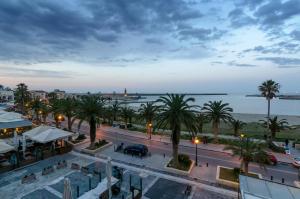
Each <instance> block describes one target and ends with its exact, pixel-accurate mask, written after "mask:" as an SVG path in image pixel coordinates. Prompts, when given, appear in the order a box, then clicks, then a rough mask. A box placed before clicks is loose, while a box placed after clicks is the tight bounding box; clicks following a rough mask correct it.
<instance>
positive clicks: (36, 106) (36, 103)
mask: <svg viewBox="0 0 300 199" xmlns="http://www.w3.org/2000/svg"><path fill="white" fill-rule="evenodd" d="M42 106H43V103H42V102H41V100H40V99H39V98H36V99H34V100H33V101H32V102H31V104H30V107H31V110H32V111H33V112H34V114H35V119H36V122H37V123H40V121H41V120H40V115H41V114H42V112H41V111H42Z"/></svg>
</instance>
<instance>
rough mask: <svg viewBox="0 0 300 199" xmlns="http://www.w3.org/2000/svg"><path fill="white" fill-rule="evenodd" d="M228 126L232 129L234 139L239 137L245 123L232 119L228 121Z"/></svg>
mask: <svg viewBox="0 0 300 199" xmlns="http://www.w3.org/2000/svg"><path fill="white" fill-rule="evenodd" d="M230 124H231V126H232V129H233V135H234V136H235V137H237V136H239V135H240V131H241V130H242V129H243V128H244V126H245V125H246V123H245V122H243V121H241V120H236V119H232V120H230Z"/></svg>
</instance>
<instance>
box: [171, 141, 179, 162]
mask: <svg viewBox="0 0 300 199" xmlns="http://www.w3.org/2000/svg"><path fill="white" fill-rule="evenodd" d="M172 147H173V164H174V166H175V167H177V166H178V144H176V143H173V145H172Z"/></svg>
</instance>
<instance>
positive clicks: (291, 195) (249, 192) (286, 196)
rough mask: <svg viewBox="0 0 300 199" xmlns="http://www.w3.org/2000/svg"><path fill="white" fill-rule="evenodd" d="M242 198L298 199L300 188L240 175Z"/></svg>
mask: <svg viewBox="0 0 300 199" xmlns="http://www.w3.org/2000/svg"><path fill="white" fill-rule="evenodd" d="M239 178H240V195H241V197H240V198H241V199H296V198H300V189H299V188H297V187H293V186H289V185H285V184H280V183H277V182H272V181H267V180H263V179H258V178H253V177H248V176H244V175H240V177H239Z"/></svg>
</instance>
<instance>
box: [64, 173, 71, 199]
mask: <svg viewBox="0 0 300 199" xmlns="http://www.w3.org/2000/svg"><path fill="white" fill-rule="evenodd" d="M72 198H73V197H72V188H71V183H70V180H69V178H65V180H64V195H63V199H72Z"/></svg>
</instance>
